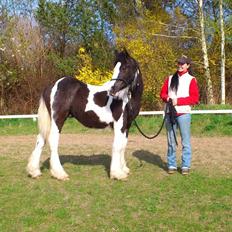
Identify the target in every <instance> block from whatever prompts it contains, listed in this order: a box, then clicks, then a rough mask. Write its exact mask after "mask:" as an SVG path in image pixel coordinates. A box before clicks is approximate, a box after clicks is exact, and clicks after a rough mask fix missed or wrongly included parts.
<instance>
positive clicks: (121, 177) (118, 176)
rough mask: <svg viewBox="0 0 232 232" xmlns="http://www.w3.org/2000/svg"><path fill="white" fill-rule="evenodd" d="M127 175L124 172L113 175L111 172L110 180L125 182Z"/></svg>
mask: <svg viewBox="0 0 232 232" xmlns="http://www.w3.org/2000/svg"><path fill="white" fill-rule="evenodd" d="M127 176H128V174H127V173H125V172H120V173H115V172H112V173H110V179H114V180H115V179H116V180H126V179H127Z"/></svg>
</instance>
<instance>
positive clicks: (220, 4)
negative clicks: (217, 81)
mask: <svg viewBox="0 0 232 232" xmlns="http://www.w3.org/2000/svg"><path fill="white" fill-rule="evenodd" d="M219 7H220V30H221V104H225V102H226V101H225V33H224V21H223V8H222V0H220V1H219Z"/></svg>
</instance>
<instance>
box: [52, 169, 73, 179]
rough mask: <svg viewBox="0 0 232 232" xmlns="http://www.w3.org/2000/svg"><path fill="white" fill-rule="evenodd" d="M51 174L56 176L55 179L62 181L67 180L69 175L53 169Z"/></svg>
mask: <svg viewBox="0 0 232 232" xmlns="http://www.w3.org/2000/svg"><path fill="white" fill-rule="evenodd" d="M51 174H52V177H54V178H56V179H57V180H62V181H66V180H69V175H68V174H67V173H66V172H64V171H63V172H60V173H59V172H54V171H53V170H51Z"/></svg>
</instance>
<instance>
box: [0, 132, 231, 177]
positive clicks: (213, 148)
mask: <svg viewBox="0 0 232 232" xmlns="http://www.w3.org/2000/svg"><path fill="white" fill-rule="evenodd" d="M35 141H36V136H35V135H32V136H0V147H1V153H0V156H9V155H14V154H17V158H20V159H25V160H27V158H28V157H29V155H30V153H31V152H32V150H33V148H34V144H35ZM112 143H113V134H110V133H107V134H104V133H102V134H99V133H97V134H89V133H88V134H62V135H61V138H60V153H61V154H65V155H73V156H74V155H86V156H89V155H97V154H98V155H99V154H108V155H110V154H111V147H112ZM179 144H180V140H179ZM166 149H167V145H166V137H165V136H159V137H158V138H156V139H154V140H147V139H145V138H143V137H142V136H140V135H130V136H129V139H128V145H127V150H126V159H127V160H128V159H129V160H130V159H139V160H143V162H149V163H153V164H154V165H159V166H160V167H164V166H165V165H166ZM192 150H193V159H192V169H193V170H197V169H201V170H205V171H206V172H208V173H211V174H213V173H214V174H217V173H224V174H226V175H231V174H232V138H231V137H202V138H196V137H193V138H192ZM45 153H47V155H46V157H45V158H47V157H48V156H49V154H48V153H49V151H48V148H47V147H46V149H45ZM177 153H178V163H179V164H180V163H181V145H179V147H178V149H177ZM43 159H44V158H43Z"/></svg>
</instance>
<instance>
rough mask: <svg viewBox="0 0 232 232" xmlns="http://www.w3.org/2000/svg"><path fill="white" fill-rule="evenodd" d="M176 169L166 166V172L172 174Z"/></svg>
mask: <svg viewBox="0 0 232 232" xmlns="http://www.w3.org/2000/svg"><path fill="white" fill-rule="evenodd" d="M176 170H177V169H176V168H174V167H170V168H168V174H173V173H175V172H176Z"/></svg>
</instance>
